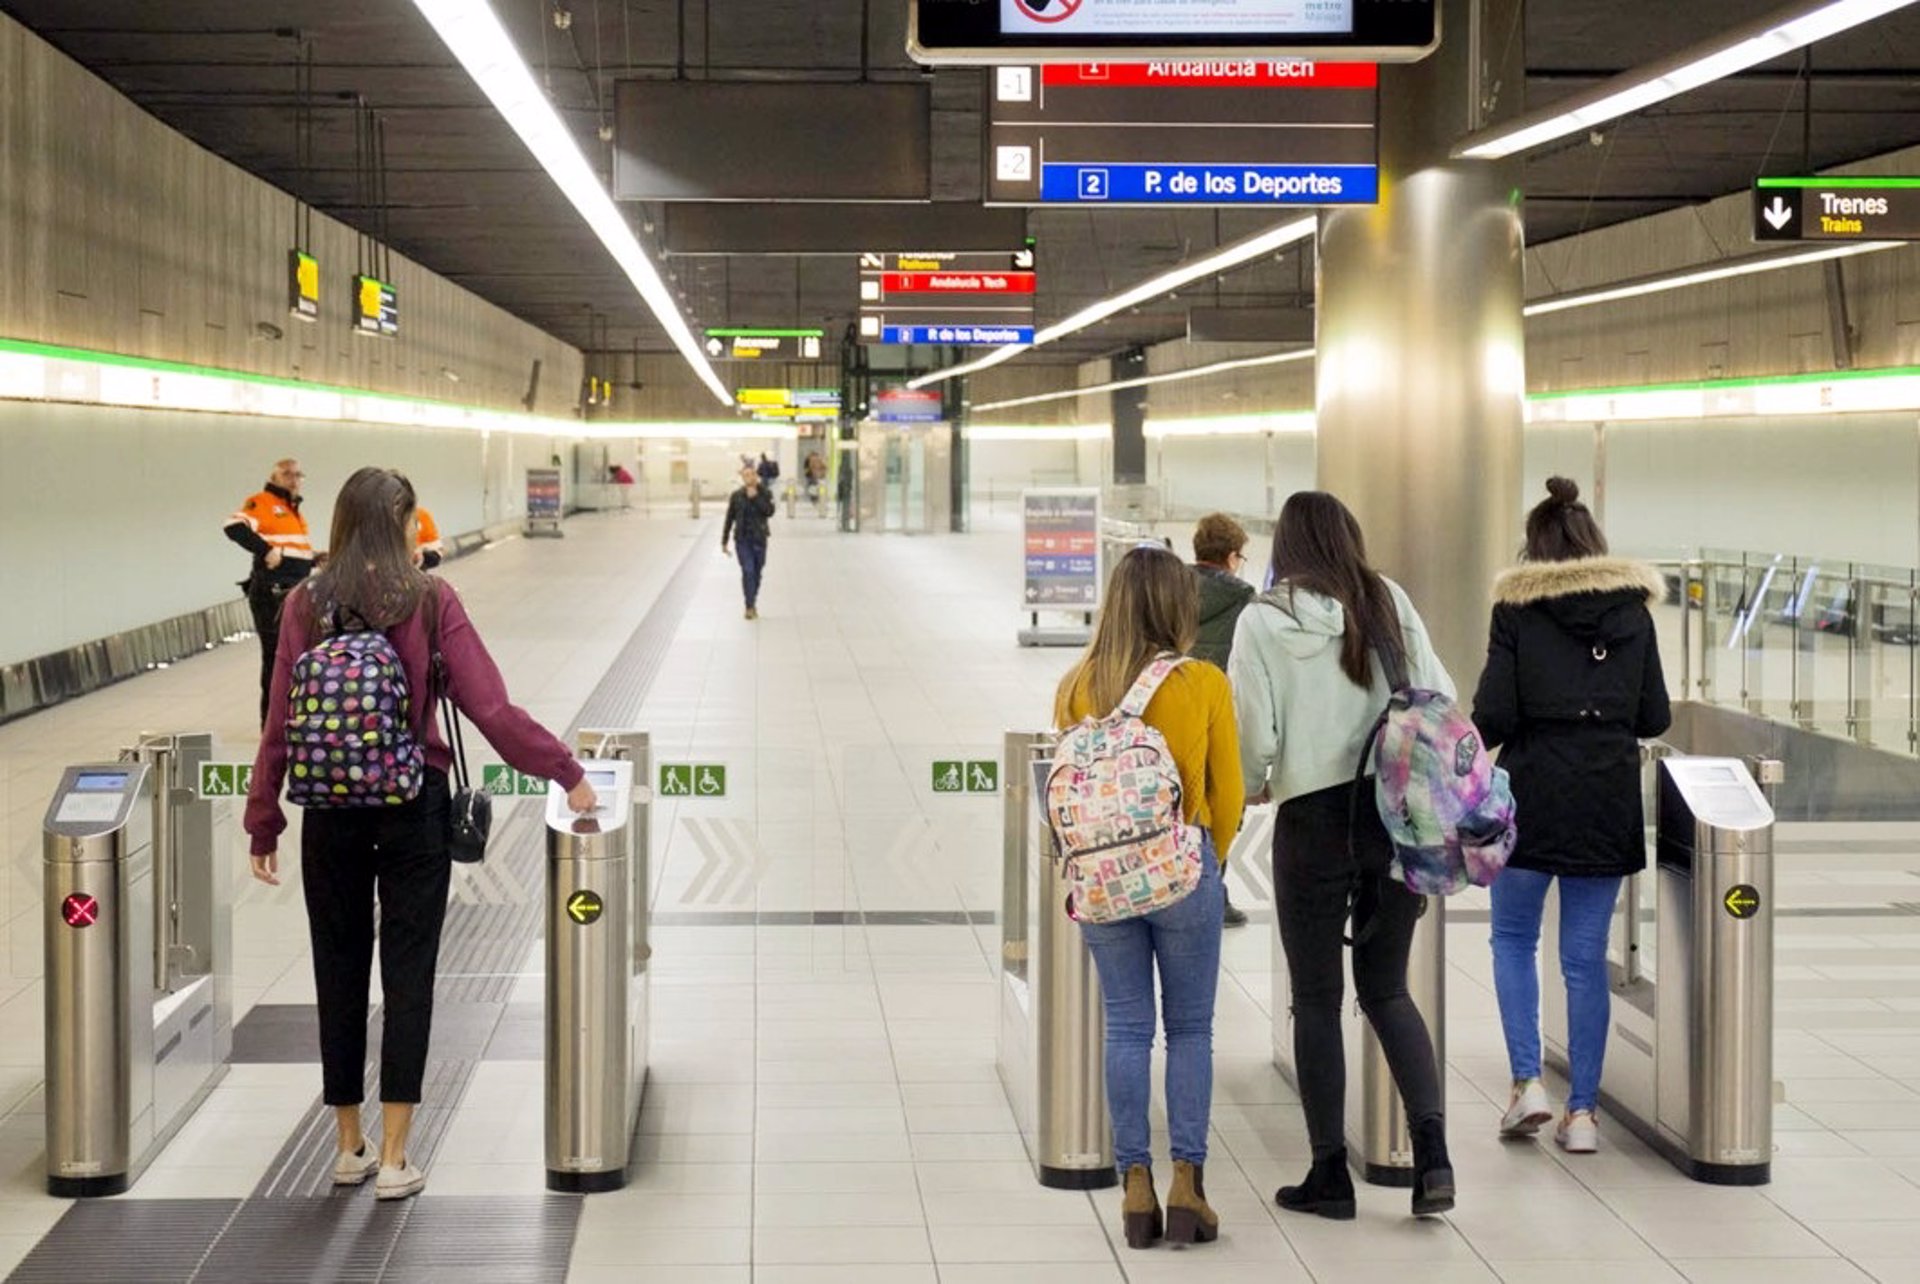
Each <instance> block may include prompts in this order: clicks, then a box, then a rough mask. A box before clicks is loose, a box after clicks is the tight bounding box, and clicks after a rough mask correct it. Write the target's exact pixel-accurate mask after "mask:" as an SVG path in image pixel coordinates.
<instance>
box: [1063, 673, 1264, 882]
mask: <svg viewBox="0 0 1920 1284" xmlns="http://www.w3.org/2000/svg"><path fill="white" fill-rule="evenodd" d="M1111 712H1113V711H1112V710H1111V709H1097V710H1096V709H1095V708H1094V707H1093V705H1092V703H1091V701H1089V700H1088V698H1087V689H1086V683H1085V682H1084V681H1082V682H1081V683H1080V684H1079V685H1078V686H1076V687H1075V688H1074V690H1073V692H1072V693H1071V695H1070V696H1069V697H1068V699H1067V702H1066V707H1065V708H1060V709H1055V710H1054V720H1055V722H1057V723H1058V724H1060V725H1061V726H1063V727H1065V726H1071V725H1073V724H1074V723H1076V722H1079V721H1080V720H1081V719H1083V718H1089V717H1095V716H1100V717H1104V716H1105V715H1107V714H1109V713H1111ZM1144 720H1145V722H1146V724H1147V725H1148V726H1149V727H1152V728H1153V729H1154V730H1156V731H1158V732H1159V733H1160V734H1161V735H1162V736H1164V737H1166V741H1167V748H1168V749H1170V750H1172V751H1173V760H1174V762H1175V763H1176V764H1177V765H1178V766H1179V768H1180V786H1181V792H1182V810H1183V811H1185V813H1186V819H1187V823H1188V824H1190V825H1202V826H1205V827H1206V828H1208V829H1210V830H1212V831H1213V850H1214V853H1215V855H1217V856H1218V857H1219V858H1220V863H1221V864H1223V865H1224V864H1225V863H1226V860H1227V852H1228V850H1229V849H1230V848H1231V847H1232V846H1233V838H1234V835H1235V834H1237V833H1239V832H1240V813H1241V810H1242V809H1243V808H1244V807H1245V805H1246V786H1245V785H1244V784H1243V783H1242V781H1241V775H1240V733H1239V728H1238V726H1237V724H1236V723H1235V722H1234V716H1233V692H1232V691H1231V689H1229V688H1228V686H1227V677H1226V675H1225V674H1224V673H1222V672H1220V670H1218V669H1216V668H1214V667H1213V666H1212V665H1211V664H1200V663H1197V662H1191V661H1190V662H1188V663H1186V664H1183V665H1181V666H1180V667H1179V668H1177V669H1175V670H1174V671H1173V673H1172V674H1171V675H1170V676H1169V677H1168V678H1167V680H1166V681H1165V682H1163V683H1161V685H1160V689H1159V690H1158V691H1156V692H1155V693H1154V696H1153V700H1152V702H1151V703H1149V704H1148V705H1147V712H1146V717H1145V719H1144Z"/></svg>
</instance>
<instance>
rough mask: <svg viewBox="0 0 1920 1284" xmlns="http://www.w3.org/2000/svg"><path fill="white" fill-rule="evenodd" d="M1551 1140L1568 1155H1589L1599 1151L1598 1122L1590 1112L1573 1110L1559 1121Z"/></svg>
mask: <svg viewBox="0 0 1920 1284" xmlns="http://www.w3.org/2000/svg"><path fill="white" fill-rule="evenodd" d="M1553 1139H1554V1141H1556V1142H1558V1143H1559V1146H1560V1149H1562V1150H1564V1151H1566V1152H1567V1153H1568V1154H1569V1155H1591V1154H1593V1153H1594V1152H1595V1151H1597V1150H1599V1149H1600V1121H1599V1120H1598V1119H1595V1118H1594V1117H1593V1111H1591V1110H1575V1111H1573V1112H1572V1113H1571V1114H1569V1115H1568V1116H1567V1117H1566V1118H1565V1119H1562V1120H1561V1121H1560V1126H1559V1127H1558V1128H1556V1129H1554V1132H1553Z"/></svg>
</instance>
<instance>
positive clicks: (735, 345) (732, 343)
mask: <svg viewBox="0 0 1920 1284" xmlns="http://www.w3.org/2000/svg"><path fill="white" fill-rule="evenodd" d="M825 338H826V331H824V330H820V329H817V328H816V329H808V328H800V329H794V328H790V327H782V326H759V327H755V326H730V327H726V328H723V329H711V330H708V331H707V332H706V346H707V355H708V356H709V357H711V358H713V359H714V360H715V361H818V360H820V346H821V343H822V342H823V341H824V340H825Z"/></svg>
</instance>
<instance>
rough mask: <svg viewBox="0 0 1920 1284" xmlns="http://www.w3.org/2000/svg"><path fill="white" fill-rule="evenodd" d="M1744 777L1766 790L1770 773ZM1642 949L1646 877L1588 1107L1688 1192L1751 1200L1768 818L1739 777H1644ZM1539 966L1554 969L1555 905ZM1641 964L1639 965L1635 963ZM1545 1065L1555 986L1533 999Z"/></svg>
mask: <svg viewBox="0 0 1920 1284" xmlns="http://www.w3.org/2000/svg"><path fill="white" fill-rule="evenodd" d="M1755 767H1756V768H1757V769H1758V770H1759V772H1760V773H1761V779H1762V780H1763V781H1764V782H1765V783H1767V784H1775V783H1778V780H1779V771H1780V764H1779V763H1777V762H1771V761H1768V762H1759V763H1756V764H1755ZM1655 770H1656V773H1657V775H1656V790H1657V800H1656V802H1655V805H1654V812H1655V815H1656V816H1657V817H1658V821H1657V824H1658V834H1657V838H1656V842H1655V847H1656V859H1655V863H1654V869H1653V871H1652V884H1653V893H1654V896H1655V898H1656V899H1655V903H1654V906H1653V910H1654V913H1653V918H1654V922H1655V936H1654V947H1653V949H1652V950H1651V951H1649V950H1646V949H1643V948H1642V913H1643V908H1642V907H1643V900H1644V898H1645V894H1646V890H1647V889H1646V886H1645V884H1646V881H1647V879H1646V876H1644V875H1643V876H1641V877H1640V878H1636V879H1630V880H1628V883H1627V892H1626V895H1625V896H1623V898H1622V900H1623V913H1622V917H1621V919H1620V920H1619V928H1618V930H1617V932H1616V940H1615V946H1614V948H1613V949H1612V950H1611V951H1610V953H1611V955H1612V957H1610V959H1609V972H1610V974H1611V984H1612V987H1613V990H1614V1004H1613V1023H1612V1029H1611V1031H1610V1037H1609V1039H1608V1041H1607V1060H1606V1066H1605V1071H1604V1073H1603V1075H1602V1078H1601V1090H1600V1104H1601V1106H1602V1108H1603V1109H1605V1110H1606V1111H1607V1112H1608V1113H1609V1114H1610V1115H1611V1116H1612V1117H1614V1118H1616V1119H1618V1120H1619V1121H1620V1122H1621V1123H1623V1124H1625V1125H1626V1126H1627V1127H1628V1128H1629V1129H1631V1130H1632V1131H1633V1132H1634V1133H1635V1134H1636V1135H1638V1136H1639V1137H1640V1138H1641V1139H1642V1140H1644V1141H1645V1142H1646V1143H1647V1144H1648V1145H1650V1146H1652V1147H1653V1148H1654V1149H1656V1150H1658V1151H1660V1152H1661V1153H1662V1154H1664V1155H1666V1156H1667V1158H1669V1159H1670V1160H1672V1161H1673V1163H1674V1164H1675V1166H1676V1167H1678V1168H1680V1169H1681V1170H1682V1171H1684V1172H1685V1173H1687V1175H1688V1176H1690V1177H1692V1178H1693V1179H1694V1180H1695V1181H1700V1182H1708V1183H1711V1184H1714V1185H1723V1186H1758V1185H1764V1184H1766V1183H1767V1182H1768V1181H1770V1180H1771V1178H1772V1160H1773V1103H1774V1091H1773V824H1774V814H1773V807H1772V805H1771V804H1770V803H1769V802H1768V800H1767V796H1766V794H1765V793H1764V792H1762V790H1761V788H1760V784H1759V783H1758V782H1756V781H1755V779H1754V775H1753V772H1752V770H1750V769H1749V766H1748V764H1747V763H1745V762H1742V761H1740V760H1738V759H1733V758H1690V757H1682V756H1672V757H1665V758H1660V759H1658V761H1657V763H1656V764H1655ZM1541 955H1542V957H1543V958H1546V959H1549V960H1551V959H1555V958H1557V957H1558V955H1559V910H1558V903H1557V899H1556V902H1555V904H1554V905H1553V906H1552V907H1551V909H1550V912H1549V913H1548V914H1547V916H1546V925H1545V929H1544V930H1543V932H1542V935H1541ZM1649 956H1650V957H1649ZM1541 1011H1542V1036H1543V1039H1544V1042H1545V1044H1546V1050H1547V1059H1548V1061H1549V1063H1550V1064H1553V1065H1554V1066H1555V1067H1556V1068H1558V1069H1561V1070H1563V1071H1564V1070H1565V1069H1566V1066H1567V1002H1566V990H1565V987H1564V986H1562V985H1557V984H1552V983H1549V984H1546V985H1543V986H1542V987H1541Z"/></svg>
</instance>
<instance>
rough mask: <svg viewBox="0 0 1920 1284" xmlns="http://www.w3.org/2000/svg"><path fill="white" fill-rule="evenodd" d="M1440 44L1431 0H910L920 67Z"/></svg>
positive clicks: (1365, 51)
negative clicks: (948, 64)
mask: <svg viewBox="0 0 1920 1284" xmlns="http://www.w3.org/2000/svg"><path fill="white" fill-rule="evenodd" d="M1439 43H1440V19H1439V9H1438V4H1437V0H910V3H909V6H908V12H907V52H908V54H910V55H911V56H912V57H914V58H916V59H918V60H919V61H921V62H925V63H932V64H940V63H1007V62H1035V61H1048V62H1082V61H1087V60H1090V59H1094V58H1101V57H1108V58H1114V59H1120V60H1128V61H1132V60H1139V59H1143V58H1149V57H1155V56H1158V55H1159V54H1161V53H1180V52H1189V53H1194V52H1209V53H1213V52H1218V53H1227V54H1237V53H1255V54H1264V55H1267V56H1284V55H1304V56H1313V55H1325V56H1327V57H1330V58H1340V59H1343V60H1348V61H1359V62H1416V61H1418V60H1419V59H1421V58H1424V57H1426V56H1427V55H1428V54H1430V53H1432V52H1433V51H1434V49H1436V48H1437V47H1438V46H1439Z"/></svg>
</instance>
